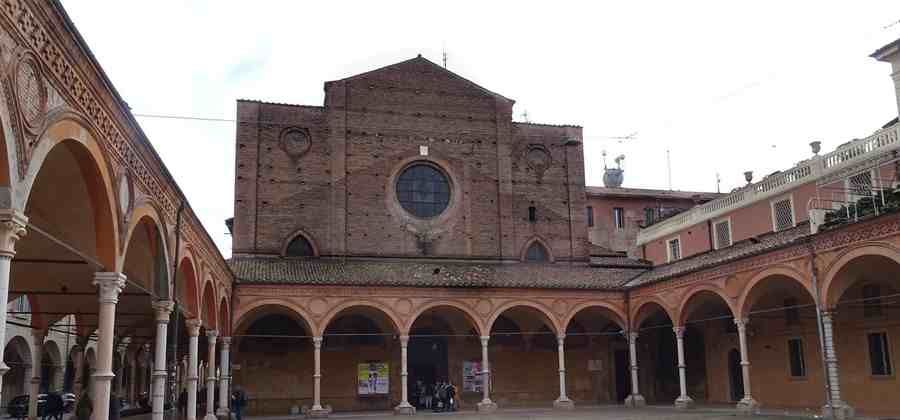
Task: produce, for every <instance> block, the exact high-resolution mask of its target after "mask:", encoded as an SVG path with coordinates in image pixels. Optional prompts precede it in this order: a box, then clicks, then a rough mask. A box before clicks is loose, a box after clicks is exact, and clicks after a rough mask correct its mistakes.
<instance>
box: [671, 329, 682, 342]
mask: <svg viewBox="0 0 900 420" xmlns="http://www.w3.org/2000/svg"><path fill="white" fill-rule="evenodd" d="M672 331H674V332H675V337H676V338H678V339H679V340H681V339H683V338H684V326H678V327H673V328H672Z"/></svg>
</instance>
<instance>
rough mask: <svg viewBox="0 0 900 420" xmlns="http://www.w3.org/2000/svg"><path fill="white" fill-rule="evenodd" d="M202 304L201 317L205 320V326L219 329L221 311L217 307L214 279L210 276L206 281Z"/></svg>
mask: <svg viewBox="0 0 900 420" xmlns="http://www.w3.org/2000/svg"><path fill="white" fill-rule="evenodd" d="M202 305H203V306H202V308H201V316H200V319H201V320H202V321H203V324H204V326H205V327H206V328H207V329H209V330H216V329H218V326H219V323H218V314H219V311H218V310H217V308H216V306H217V305H216V292H215V290H214V289H213V281H212V279H210V278H207V279H206V282H204V286H203V301H202Z"/></svg>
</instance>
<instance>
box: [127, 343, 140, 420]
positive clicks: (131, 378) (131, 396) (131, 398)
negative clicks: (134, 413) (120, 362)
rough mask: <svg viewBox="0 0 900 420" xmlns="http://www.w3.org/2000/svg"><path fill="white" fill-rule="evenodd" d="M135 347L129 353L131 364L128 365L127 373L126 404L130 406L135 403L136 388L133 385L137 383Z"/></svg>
mask: <svg viewBox="0 0 900 420" xmlns="http://www.w3.org/2000/svg"><path fill="white" fill-rule="evenodd" d="M137 365H138V359H137V349H134V351H133V353H132V355H131V365H130V374H129V375H128V404H129V405H131V406H135V405H137V394H135V392H136V389H137V388H135V385H136V384H137V379H138V378H137Z"/></svg>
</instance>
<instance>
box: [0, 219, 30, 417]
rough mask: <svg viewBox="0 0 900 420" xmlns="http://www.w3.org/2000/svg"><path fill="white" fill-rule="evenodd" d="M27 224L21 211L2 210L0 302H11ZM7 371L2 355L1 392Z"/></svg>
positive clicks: (0, 318)
mask: <svg viewBox="0 0 900 420" xmlns="http://www.w3.org/2000/svg"><path fill="white" fill-rule="evenodd" d="M27 224H28V218H27V217H25V215H23V214H21V213H19V212H16V211H12V210H4V211H0V302H3V303H4V305H5V304H6V302H9V283H10V280H9V268H10V263H11V262H12V258H13V257H14V256H15V255H16V242H18V241H19V239H22V237H23V236H25V226H26V225H27ZM0 337H6V311H0ZM6 372H9V366H7V365H6V362H4V361H3V358H2V357H0V392H2V390H3V376H4V375H6ZM0 397H2V395H0ZM0 401H2V399H0Z"/></svg>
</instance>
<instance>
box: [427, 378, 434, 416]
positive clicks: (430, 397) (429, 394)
mask: <svg viewBox="0 0 900 420" xmlns="http://www.w3.org/2000/svg"><path fill="white" fill-rule="evenodd" d="M432 400H434V384H433V383H431V382H429V383H428V385H425V408H426V409H429V410H430V409H431V402H432Z"/></svg>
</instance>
